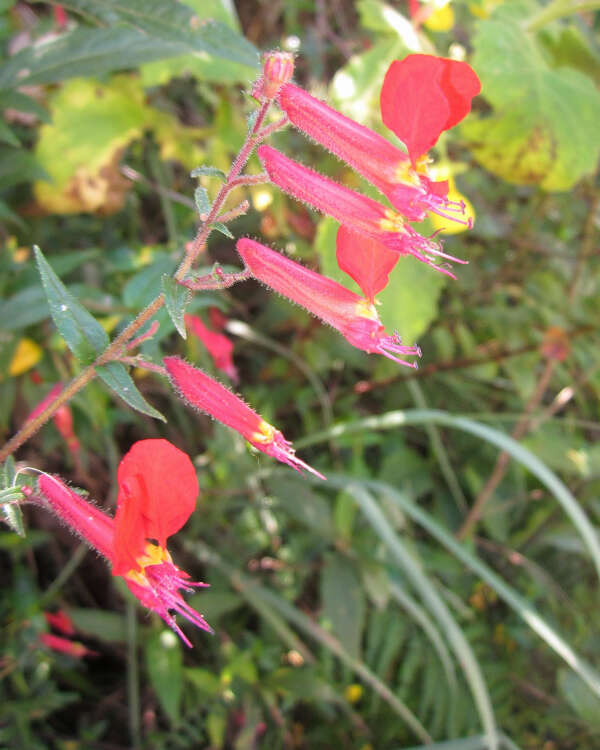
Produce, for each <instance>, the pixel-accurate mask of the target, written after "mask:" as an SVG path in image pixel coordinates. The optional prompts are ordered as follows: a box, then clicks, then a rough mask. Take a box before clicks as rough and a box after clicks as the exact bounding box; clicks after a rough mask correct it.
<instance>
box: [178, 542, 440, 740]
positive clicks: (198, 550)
mask: <svg viewBox="0 0 600 750" xmlns="http://www.w3.org/2000/svg"><path fill="white" fill-rule="evenodd" d="M186 547H188V549H190V551H192V552H194V553H195V554H196V555H197V556H198V557H199V558H200V559H203V560H207V559H208V560H209V561H210V563H211V564H212V565H215V566H217V567H219V568H220V569H221V570H222V571H224V572H225V573H226V575H228V576H229V578H230V580H231V581H232V582H233V581H235V582H236V589H237V590H238V591H239V592H240V593H241V594H242V596H244V597H245V598H246V600H247V601H248V603H249V604H251V605H252V606H254V603H256V602H257V601H260V602H261V604H262V606H261V607H260V608H259V612H261V614H262V612H263V611H266V610H265V607H266V608H272V609H273V610H276V611H277V612H278V613H279V614H280V615H281V616H282V617H283V618H284V619H286V620H287V621H288V622H290V623H292V624H293V625H295V626H296V627H297V628H299V629H300V630H302V631H303V632H304V633H306V634H307V635H309V636H311V637H312V638H314V639H315V640H316V641H317V642H318V643H320V644H321V645H322V646H324V647H325V648H326V649H328V650H329V651H331V653H333V654H335V656H337V657H338V659H339V660H340V661H341V662H342V663H344V664H345V665H346V666H348V667H349V668H350V669H351V670H352V671H353V672H354V673H355V674H357V675H358V676H359V677H360V678H361V679H362V680H363V681H364V682H365V683H366V684H367V685H369V686H370V687H371V688H372V689H373V690H374V691H375V692H376V693H377V694H378V695H379V696H380V697H381V698H383V700H384V701H386V703H388V705H389V706H391V708H392V709H393V710H394V711H395V712H396V713H397V714H398V715H399V716H401V717H402V719H403V720H404V721H405V722H406V724H407V725H408V726H409V727H410V728H411V729H412V731H413V732H414V733H415V735H416V736H417V737H418V738H419V739H420V740H421V741H422V742H425V743H430V742H431V737H430V736H429V734H428V732H427V730H426V729H425V727H424V726H423V725H422V724H421V722H420V721H419V720H418V719H417V717H416V716H415V715H414V714H413V712H412V711H411V710H410V708H408V706H407V705H406V704H405V703H403V702H402V701H401V700H400V699H399V698H397V697H396V696H395V695H394V693H392V691H391V690H390V689H389V688H388V687H387V685H386V684H385V683H383V682H382V681H381V680H380V679H379V677H377V675H375V674H374V673H373V672H372V671H371V670H370V669H369V668H368V667H367V665H366V664H365V663H364V662H362V661H361V660H360V659H355V658H353V657H352V656H350V654H348V653H347V651H346V650H345V649H344V648H343V647H342V645H341V643H340V642H339V641H338V639H337V638H335V636H333V635H331V633H328V632H327V631H326V630H324V629H323V628H322V627H320V626H319V625H317V623H315V622H313V621H312V620H311V619H310V617H308V616H307V615H305V614H304V613H303V612H301V611H300V610H299V609H297V608H296V607H294V606H293V605H292V604H290V603H289V602H287V601H285V599H282V598H281V597H280V596H278V595H277V594H275V593H273V592H272V591H269V589H267V588H265V587H264V586H261V585H260V584H257V583H255V582H254V581H252V580H251V579H250V578H248V577H247V576H245V575H243V574H242V573H240V572H239V571H237V570H236V569H234V568H232V567H230V566H229V565H227V564H226V563H225V562H224V561H223V560H222V559H221V558H220V556H219V555H217V553H216V552H214V551H213V550H212V549H211V548H210V547H208V546H207V545H205V544H203V543H202V542H195V543H193V544H190V545H186ZM249 591H250V592H251V598H248V597H247V593H248V592H249ZM253 602H254V603H253Z"/></svg>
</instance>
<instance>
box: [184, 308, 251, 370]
mask: <svg viewBox="0 0 600 750" xmlns="http://www.w3.org/2000/svg"><path fill="white" fill-rule="evenodd" d="M213 309H215V308H213ZM185 324H186V326H187V327H188V328H190V329H191V331H192V332H193V333H194V334H195V335H196V336H197V337H198V338H199V339H200V341H201V342H202V343H203V344H204V346H205V347H206V349H207V350H208V353H209V354H210V356H211V357H212V358H213V361H214V363H215V367H216V368H217V370H222V371H223V372H224V373H225V374H226V375H227V377H229V378H230V379H231V380H232V381H233V382H234V383H237V382H238V380H239V378H238V373H237V370H236V367H235V365H234V364H233V342H232V341H231V340H230V339H228V338H227V336H225V334H223V333H219V332H218V331H211V330H210V328H207V327H206V326H205V325H204V323H203V322H202V319H201V318H199V317H198V316H197V315H186V316H185Z"/></svg>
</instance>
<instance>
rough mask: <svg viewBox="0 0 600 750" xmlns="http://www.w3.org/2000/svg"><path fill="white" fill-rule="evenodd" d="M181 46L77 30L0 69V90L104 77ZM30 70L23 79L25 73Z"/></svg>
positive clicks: (135, 34) (129, 32)
mask: <svg viewBox="0 0 600 750" xmlns="http://www.w3.org/2000/svg"><path fill="white" fill-rule="evenodd" d="M183 51H184V50H183V49H182V46H181V45H178V44H175V43H173V42H164V41H162V40H160V39H156V38H154V37H151V36H149V35H148V34H145V33H144V32H142V31H137V30H136V29H128V28H110V29H109V28H107V29H88V28H77V29H75V30H73V31H71V32H69V33H68V34H61V35H60V36H59V37H57V38H56V39H54V40H52V41H50V42H47V43H46V44H44V45H41V46H33V45H31V46H29V47H26V48H25V49H23V50H21V51H20V52H18V53H17V54H16V55H13V57H11V58H10V60H8V62H6V63H4V65H2V66H0V89H9V88H16V87H17V86H23V85H34V84H42V83H57V82H58V81H64V80H65V79H66V78H74V77H83V76H101V75H104V74H105V73H112V72H113V71H115V70H125V69H127V68H135V67H137V66H138V65H139V64H140V63H143V62H148V61H150V60H159V59H161V58H163V57H171V56H173V55H179V54H182V52H183ZM24 70H25V71H27V74H26V75H25V76H23V77H20V76H21V75H22V71H24Z"/></svg>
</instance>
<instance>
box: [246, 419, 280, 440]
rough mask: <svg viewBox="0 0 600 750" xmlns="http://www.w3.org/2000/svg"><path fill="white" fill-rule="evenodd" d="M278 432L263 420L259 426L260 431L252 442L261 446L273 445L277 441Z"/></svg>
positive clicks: (253, 436) (254, 435)
mask: <svg viewBox="0 0 600 750" xmlns="http://www.w3.org/2000/svg"><path fill="white" fill-rule="evenodd" d="M276 432H277V430H276V429H275V428H274V427H273V425H272V424H269V423H268V422H265V420H264V419H263V420H262V422H261V423H260V424H259V425H258V431H257V432H255V433H254V434H253V435H252V442H253V443H260V444H261V445H267V444H268V443H272V442H273V440H274V439H275V433H276Z"/></svg>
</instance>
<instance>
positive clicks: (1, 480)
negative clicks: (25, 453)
mask: <svg viewBox="0 0 600 750" xmlns="http://www.w3.org/2000/svg"><path fill="white" fill-rule="evenodd" d="M16 473H17V467H16V466H15V459H14V458H13V457H12V456H8V458H7V459H6V461H5V462H4V463H3V464H2V473H1V474H0V487H2V488H5V487H12V486H13V485H14V484H15V477H16Z"/></svg>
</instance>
